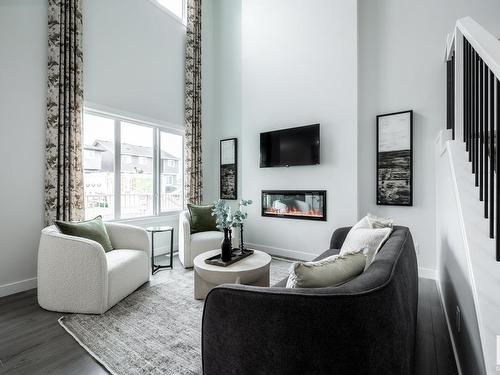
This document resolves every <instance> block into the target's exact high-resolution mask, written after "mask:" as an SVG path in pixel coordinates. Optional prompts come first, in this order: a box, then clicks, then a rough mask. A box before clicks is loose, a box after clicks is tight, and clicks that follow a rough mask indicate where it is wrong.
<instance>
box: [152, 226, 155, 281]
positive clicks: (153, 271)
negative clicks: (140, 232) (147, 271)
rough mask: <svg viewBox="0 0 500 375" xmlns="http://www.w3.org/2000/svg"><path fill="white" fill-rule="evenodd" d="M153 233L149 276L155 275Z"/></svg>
mask: <svg viewBox="0 0 500 375" xmlns="http://www.w3.org/2000/svg"><path fill="white" fill-rule="evenodd" d="M154 249H155V233H154V232H151V275H154V274H155V250H154Z"/></svg>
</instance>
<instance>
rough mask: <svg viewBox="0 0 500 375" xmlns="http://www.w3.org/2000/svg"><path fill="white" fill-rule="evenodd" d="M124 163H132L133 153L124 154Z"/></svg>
mask: <svg viewBox="0 0 500 375" xmlns="http://www.w3.org/2000/svg"><path fill="white" fill-rule="evenodd" d="M122 164H132V155H123V154H122Z"/></svg>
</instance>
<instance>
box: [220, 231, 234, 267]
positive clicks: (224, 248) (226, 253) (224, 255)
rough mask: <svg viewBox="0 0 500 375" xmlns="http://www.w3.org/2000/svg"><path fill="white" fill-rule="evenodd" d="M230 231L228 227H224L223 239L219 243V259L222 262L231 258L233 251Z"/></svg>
mask: <svg viewBox="0 0 500 375" xmlns="http://www.w3.org/2000/svg"><path fill="white" fill-rule="evenodd" d="M230 233H231V232H230V229H228V228H224V239H223V240H222V242H221V244H220V250H221V260H222V261H223V262H229V261H230V260H231V254H232V252H233V246H232V244H231V237H230Z"/></svg>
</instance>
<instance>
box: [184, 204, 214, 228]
mask: <svg viewBox="0 0 500 375" xmlns="http://www.w3.org/2000/svg"><path fill="white" fill-rule="evenodd" d="M187 207H188V209H189V216H190V220H191V223H190V224H191V234H193V233H198V232H207V231H216V230H217V224H216V222H215V216H212V209H213V208H214V206H213V205H209V206H198V205H195V204H191V203H188V204H187Z"/></svg>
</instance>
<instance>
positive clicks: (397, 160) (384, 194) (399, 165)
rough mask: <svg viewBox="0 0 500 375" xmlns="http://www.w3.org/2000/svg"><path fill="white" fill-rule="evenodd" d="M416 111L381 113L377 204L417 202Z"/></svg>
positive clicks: (378, 132) (379, 117) (378, 145)
mask: <svg viewBox="0 0 500 375" xmlns="http://www.w3.org/2000/svg"><path fill="white" fill-rule="evenodd" d="M412 133H413V111H404V112H396V113H389V114H385V115H379V116H377V204H378V205H390V206H412V205H413V139H412Z"/></svg>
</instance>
